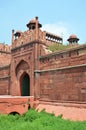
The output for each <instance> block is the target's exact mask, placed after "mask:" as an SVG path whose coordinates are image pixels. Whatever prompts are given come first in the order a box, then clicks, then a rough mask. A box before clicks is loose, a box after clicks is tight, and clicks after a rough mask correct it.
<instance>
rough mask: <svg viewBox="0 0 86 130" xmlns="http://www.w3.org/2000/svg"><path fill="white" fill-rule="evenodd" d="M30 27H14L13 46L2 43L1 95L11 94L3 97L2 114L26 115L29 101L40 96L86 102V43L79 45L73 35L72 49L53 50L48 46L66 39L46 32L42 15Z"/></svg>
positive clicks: (50, 100)
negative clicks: (42, 28) (22, 29)
mask: <svg viewBox="0 0 86 130" xmlns="http://www.w3.org/2000/svg"><path fill="white" fill-rule="evenodd" d="M27 27H28V29H27V30H26V31H25V32H22V31H20V30H18V31H16V32H15V31H14V30H12V45H11V46H9V45H4V44H0V95H9V96H1V97H0V113H7V114H9V113H11V112H18V113H20V114H22V113H24V112H26V111H28V108H29V105H28V102H30V106H31V104H34V105H32V106H35V105H36V104H38V99H40V102H39V103H43V102H47V103H58V102H60V103H61V104H60V105H62V103H64V102H66V103H67V102H68V103H69V102H70V103H76V104H80V103H82V104H86V45H85V44H84V45H79V44H78V41H79V38H78V37H77V36H76V35H74V34H73V35H71V36H70V37H69V39H68V41H69V44H70V46H71V48H70V49H67V50H64V51H59V52H55V53H52V52H51V51H50V50H49V49H48V46H49V45H54V44H57V45H58V46H59V45H61V44H62V41H63V39H62V38H61V37H60V36H57V35H54V34H52V33H49V32H46V31H42V30H41V27H42V25H41V24H40V23H39V21H38V17H36V18H34V19H32V20H31V21H30V22H29V23H28V24H27ZM34 99H35V101H34V103H33V100H34ZM54 105H55V104H53V106H54ZM36 106H37V105H36ZM38 106H39V107H38V108H39V109H40V104H39V105H38ZM80 106H83V105H80ZM74 107H75V106H74ZM45 108H46V107H45ZM50 108H51V107H50ZM57 108H58V106H57ZM53 110H54V111H55V109H54V108H53ZM63 113H64V112H63Z"/></svg>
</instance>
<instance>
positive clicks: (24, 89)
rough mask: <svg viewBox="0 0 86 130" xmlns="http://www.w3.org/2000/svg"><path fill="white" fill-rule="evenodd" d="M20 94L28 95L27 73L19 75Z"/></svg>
mask: <svg viewBox="0 0 86 130" xmlns="http://www.w3.org/2000/svg"><path fill="white" fill-rule="evenodd" d="M20 84H21V96H30V77H29V75H28V74H27V73H25V74H24V75H22V76H21V79H20Z"/></svg>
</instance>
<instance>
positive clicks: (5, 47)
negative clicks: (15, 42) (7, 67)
mask: <svg viewBox="0 0 86 130" xmlns="http://www.w3.org/2000/svg"><path fill="white" fill-rule="evenodd" d="M0 52H6V53H10V52H11V46H10V45H7V44H4V43H0Z"/></svg>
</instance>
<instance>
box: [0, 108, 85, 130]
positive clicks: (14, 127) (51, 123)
mask: <svg viewBox="0 0 86 130" xmlns="http://www.w3.org/2000/svg"><path fill="white" fill-rule="evenodd" d="M40 129H41V130H86V121H83V122H80V121H76V122H75V121H70V120H64V119H62V115H59V116H58V117H55V116H54V114H53V113H51V114H50V113H47V112H45V110H42V111H41V112H37V111H36V110H34V109H30V110H29V111H28V112H27V113H25V114H23V115H15V116H13V115H0V130H40Z"/></svg>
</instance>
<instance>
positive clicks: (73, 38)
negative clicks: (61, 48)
mask: <svg viewBox="0 0 86 130" xmlns="http://www.w3.org/2000/svg"><path fill="white" fill-rule="evenodd" d="M67 41H68V42H69V44H71V45H76V44H78V41H79V38H78V37H77V36H76V35H75V34H72V35H70V37H69V38H68V39H67Z"/></svg>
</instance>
